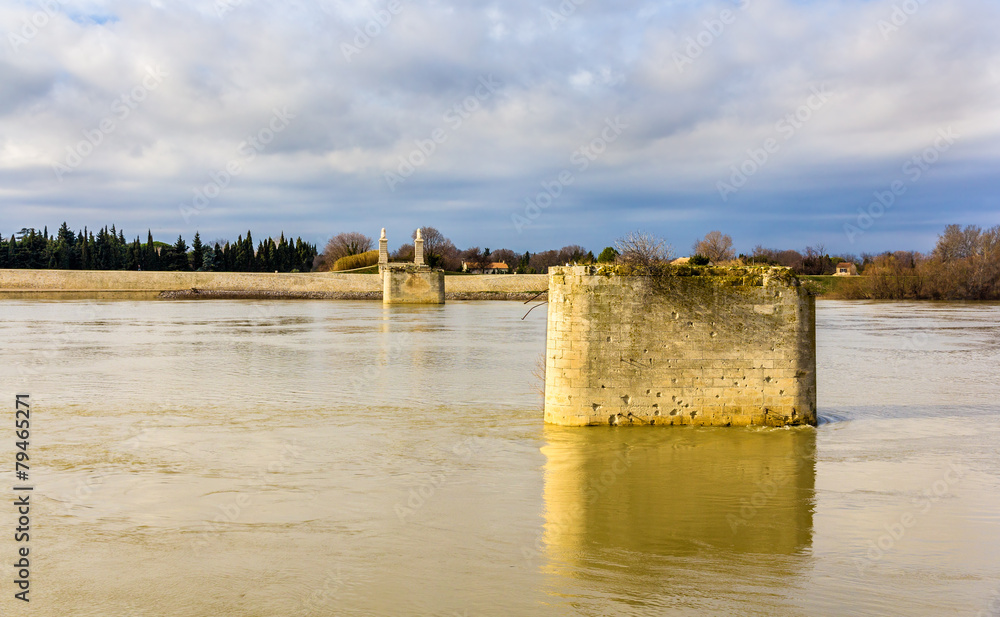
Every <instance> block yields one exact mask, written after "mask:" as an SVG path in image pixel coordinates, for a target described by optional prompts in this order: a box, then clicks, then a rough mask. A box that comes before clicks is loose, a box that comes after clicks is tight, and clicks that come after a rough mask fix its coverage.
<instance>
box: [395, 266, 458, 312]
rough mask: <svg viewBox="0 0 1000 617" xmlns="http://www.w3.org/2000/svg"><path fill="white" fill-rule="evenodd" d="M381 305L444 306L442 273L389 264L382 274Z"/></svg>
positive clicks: (423, 268)
mask: <svg viewBox="0 0 1000 617" xmlns="http://www.w3.org/2000/svg"><path fill="white" fill-rule="evenodd" d="M382 303H383V304H444V272H442V271H441V270H431V269H430V268H427V267H426V266H424V267H420V266H416V265H407V266H405V267H400V266H398V265H397V264H389V268H388V269H386V270H385V271H384V272H382Z"/></svg>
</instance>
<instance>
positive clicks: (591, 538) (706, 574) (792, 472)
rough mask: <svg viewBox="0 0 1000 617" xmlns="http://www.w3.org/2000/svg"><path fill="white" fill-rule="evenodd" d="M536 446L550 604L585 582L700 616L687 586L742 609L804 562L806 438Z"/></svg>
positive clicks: (810, 500) (619, 435)
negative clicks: (744, 601) (742, 601)
mask: <svg viewBox="0 0 1000 617" xmlns="http://www.w3.org/2000/svg"><path fill="white" fill-rule="evenodd" d="M545 438H546V441H547V444H546V445H545V446H544V447H543V448H542V451H543V453H544V455H545V456H546V459H547V461H546V463H545V484H544V486H545V488H544V502H545V526H544V534H543V537H544V551H545V557H546V560H547V563H546V565H545V567H544V570H545V571H546V572H548V573H549V574H550V575H552V579H553V582H552V585H553V589H552V590H551V593H552V594H553V595H557V596H561V597H566V596H573V588H574V584H575V582H579V583H583V582H585V583H586V585H585V586H586V587H587V588H588V589H590V590H591V592H592V591H593V587H594V585H597V586H598V587H601V586H604V587H605V588H606V589H605V592H606V593H608V594H610V595H612V596H614V597H616V598H618V599H619V600H620V601H622V602H625V603H627V604H630V605H631V604H636V603H638V604H643V605H646V604H652V605H660V606H662V607H663V608H667V607H671V608H675V609H676V608H678V607H683V606H685V605H686V606H688V607H689V608H691V609H692V610H696V609H710V608H712V607H713V606H715V603H714V602H713V601H712V599H711V598H699V599H698V600H697V601H693V600H692V599H691V598H687V597H686V594H687V593H689V592H690V590H691V589H693V587H692V585H699V588H700V589H701V590H704V589H706V588H708V589H713V588H714V589H715V590H716V591H717V593H716V594H715V599H716V600H718V601H720V602H721V601H723V600H725V599H728V600H729V601H731V600H732V599H733V597H740V596H745V597H746V598H750V597H752V596H753V592H752V591H751V592H750V593H749V595H747V594H748V589H752V588H753V587H756V586H757V584H758V583H759V582H761V581H760V580H759V577H762V576H763V577H766V578H767V579H768V583H775V582H776V583H784V584H787V583H788V581H787V580H785V579H788V578H795V577H797V576H798V575H799V574H800V573H801V571H802V569H803V568H804V565H803V564H804V562H805V561H806V560H808V559H809V555H810V552H811V548H812V536H813V510H814V488H815V478H816V472H815V451H816V431H815V430H814V429H812V428H801V429H791V430H781V429H758V430H755V429H733V428H720V429H713V428H691V429H683V428H682V429H679V430H667V431H658V430H653V431H650V430H642V429H639V430H632V429H627V428H626V429H620V430H615V429H611V430H605V429H593V430H591V429H585V430H580V429H565V428H559V427H546V430H545ZM703 583H708V584H709V586H708V587H701V584H703ZM730 595H731V596H733V597H729V596H730ZM579 601H580V599H579V598H577V599H576V600H574V603H575V602H579ZM773 601H774V598H773V597H772V598H770V600H769V601H767V602H763V603H759V604H758V606H757V607H758V608H761V609H764V610H770V609H768V608H767V606H768V605H771V604H772V602H773ZM758 602H759V599H758ZM782 607H785V608H787V605H786V604H785V603H783V602H778V604H777V605H772V606H771V608H772V609H780V608H782ZM778 612H779V613H781V612H784V611H783V610H778Z"/></svg>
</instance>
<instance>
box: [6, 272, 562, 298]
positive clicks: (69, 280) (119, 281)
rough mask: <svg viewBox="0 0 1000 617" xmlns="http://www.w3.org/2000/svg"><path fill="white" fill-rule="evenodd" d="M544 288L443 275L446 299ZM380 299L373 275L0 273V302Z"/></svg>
mask: <svg viewBox="0 0 1000 617" xmlns="http://www.w3.org/2000/svg"><path fill="white" fill-rule="evenodd" d="M547 289H548V276H547V275H545V274H482V275H470V276H449V277H445V297H446V298H447V299H449V300H520V301H522V302H523V301H525V300H528V299H530V298H533V297H536V296H538V297H539V299H544V292H545V291H546V290H547ZM539 292H542V295H541V296H539V295H538V294H539ZM2 298H8V299H52V300H64V299H109V300H120V299H144V300H145V299H161V300H171V299H185V300H190V299H204V300H210V299H254V300H259V299H318V300H381V299H382V284H381V279H380V278H379V275H378V274H344V273H337V272H306V273H277V272H275V273H271V272H133V271H122V270H12V269H0V299H2Z"/></svg>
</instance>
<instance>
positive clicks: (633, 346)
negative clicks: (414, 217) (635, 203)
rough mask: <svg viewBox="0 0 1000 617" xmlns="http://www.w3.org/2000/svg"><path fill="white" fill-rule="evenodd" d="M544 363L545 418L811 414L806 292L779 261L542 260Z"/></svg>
mask: <svg viewBox="0 0 1000 617" xmlns="http://www.w3.org/2000/svg"><path fill="white" fill-rule="evenodd" d="M545 368H546V371H545V420H546V422H550V423H553V424H562V425H570V426H583V425H592V424H693V425H712V426H747V425H768V426H784V425H796V424H815V423H816V353H815V299H814V298H813V297H812V296H811V295H809V293H808V292H806V291H805V290H804V289H803V288H802V287H801V286H799V284H798V280H797V279H796V278H795V277H794V276H792V275H791V273H790V272H789V271H787V270H786V269H783V268H695V267H689V266H679V267H672V268H670V267H668V268H663V269H660V270H658V271H657V272H656V273H655V274H654V275H649V273H636V272H631V271H628V270H624V271H623V269H621V268H615V267H594V266H574V267H559V268H552V269H550V271H549V313H548V334H547V340H546V361H545Z"/></svg>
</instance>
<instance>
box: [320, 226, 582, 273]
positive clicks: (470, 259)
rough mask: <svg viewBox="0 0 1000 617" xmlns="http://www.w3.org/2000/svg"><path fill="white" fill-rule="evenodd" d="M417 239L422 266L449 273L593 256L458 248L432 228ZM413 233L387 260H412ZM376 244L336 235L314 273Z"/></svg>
mask: <svg viewBox="0 0 1000 617" xmlns="http://www.w3.org/2000/svg"><path fill="white" fill-rule="evenodd" d="M420 234H421V237H422V238H423V240H424V263H426V264H427V265H429V266H431V267H432V268H441V269H442V270H448V271H451V272H461V271H462V264H463V263H465V264H468V266H469V269H482V268H489V267H490V266H491V265H492V264H494V263H505V264H507V267H508V268H510V271H511V272H515V273H517V274H545V273H546V272H548V269H549V267H551V266H564V265H566V264H572V263H594V262H595V261H596V259H595V258H594V254H593V253H591V252H590V251H588V250H587V249H585V248H583V247H582V246H579V245H576V244H572V245H569V246H564V247H563V248H561V249H558V250H548V251H541V252H538V253H532V252H530V251H526V252H524V253H523V254H522V253H518V252H515V251H512V250H511V249H507V248H501V249H490V248H488V247H483V248H481V247H478V246H473V247H469V248H467V249H464V250H463V249H459V248H458V247H456V246H455V244H454V243H453V242H452V241H451V240H450V239H449V238H448V237H446V236H445V235H444V234H443V233H441V231H440V230H438V229H437V228H435V227H421V228H420ZM416 235H417V232H416V230H414V231H413V233H412V234H411V235H410V239H411V242H406V243H403V244H402V245H400V246H399V247H398V248H396V249H395V250H393V251H390V252H389V261H393V262H410V261H413V242H412V240H415V239H416ZM377 248H378V246H377V243H376V241H375V240H374V239H373V238H371V237H370V236H366V235H365V234H362V233H360V232H356V231H351V232H343V233H338V234H337V235H335V236H333V237H332V238H330V240H329V241H328V242H327V243H326V246H325V247H324V248H323V252H322V253H321V254H320V255H318V256H317V258H316V264H315V266H316V270H317V271H319V272H325V271H328V270H332V269H333V265H334V264H335V263H337V260H339V259H342V258H344V257H349V256H352V255H361V254H363V253H367V252H369V251H372V250H374V249H377Z"/></svg>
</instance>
